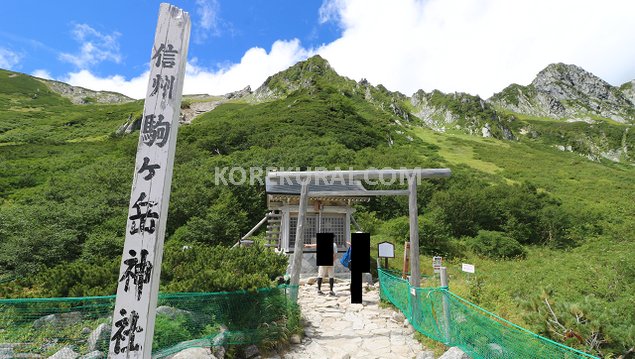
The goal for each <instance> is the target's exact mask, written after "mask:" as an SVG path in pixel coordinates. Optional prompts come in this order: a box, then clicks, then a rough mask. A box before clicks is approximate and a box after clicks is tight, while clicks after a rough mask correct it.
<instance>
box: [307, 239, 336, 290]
mask: <svg viewBox="0 0 635 359" xmlns="http://www.w3.org/2000/svg"><path fill="white" fill-rule="evenodd" d="M304 246H305V247H307V248H316V247H317V244H305V245H304ZM336 260H337V244H335V242H333V265H332V266H318V277H317V289H318V290H317V291H318V294H320V295H323V294H324V292H322V279H323V278H324V277H328V278H329V288H330V290H329V295H335V292H334V291H333V285H334V284H335V267H334V266H335V261H336Z"/></svg>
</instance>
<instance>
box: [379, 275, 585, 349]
mask: <svg viewBox="0 0 635 359" xmlns="http://www.w3.org/2000/svg"><path fill="white" fill-rule="evenodd" d="M378 272H379V282H380V290H381V292H380V293H381V296H382V298H384V299H386V300H388V301H390V302H391V303H392V304H393V305H395V306H396V307H397V308H399V310H401V312H403V313H404V315H405V316H406V318H408V321H409V322H410V323H411V324H412V326H413V327H414V328H415V329H416V330H417V331H419V332H420V333H422V334H424V335H425V336H427V337H429V338H431V339H434V340H436V341H438V342H441V343H444V344H445V345H447V346H456V347H459V348H460V349H461V350H463V351H464V352H465V353H467V354H468V355H469V356H470V357H472V358H474V359H480V358H510V359H511V358H534V359H540V358H549V359H551V358H554V359H555V358H563V359H570V358H571V359H572V358H596V359H597V357H595V356H593V355H589V354H587V353H584V352H581V351H579V350H577V349H574V348H570V347H568V346H566V345H563V344H560V343H557V342H554V341H552V340H550V339H547V338H545V337H542V336H540V335H538V334H535V333H532V332H530V331H529V330H527V329H524V328H521V327H519V326H517V325H515V324H513V323H511V322H509V321H507V320H505V319H503V318H500V317H498V316H496V315H495V314H493V313H490V312H488V311H486V310H485V309H483V308H481V307H479V306H477V305H476V304H473V303H470V302H469V301H467V300H465V299H463V298H461V297H459V296H458V295H456V294H454V293H452V292H450V291H449V290H448V288H444V287H436V288H435V287H433V288H417V287H411V286H410V284H409V282H408V281H407V280H405V279H402V278H401V276H400V275H399V274H397V273H396V272H392V271H388V270H386V269H381V268H380V269H378ZM444 307H445V308H444Z"/></svg>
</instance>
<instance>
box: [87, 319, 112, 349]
mask: <svg viewBox="0 0 635 359" xmlns="http://www.w3.org/2000/svg"><path fill="white" fill-rule="evenodd" d="M110 329H111V328H110V325H108V324H106V323H102V324H99V326H97V328H95V330H93V331H92V332H91V333H90V336H89V337H88V351H91V352H92V351H96V350H97V349H99V347H100V346H101V345H103V346H105V347H108V338H109V336H110Z"/></svg>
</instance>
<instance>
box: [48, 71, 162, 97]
mask: <svg viewBox="0 0 635 359" xmlns="http://www.w3.org/2000/svg"><path fill="white" fill-rule="evenodd" d="M149 76H150V71H146V72H144V73H143V74H141V75H139V76H137V77H134V78H132V79H130V80H127V79H126V78H124V77H123V76H121V75H114V76H108V77H98V76H95V75H94V74H93V73H91V72H90V71H89V70H80V71H78V72H71V73H69V74H68V75H66V76H65V77H63V78H60V79H59V80H60V81H63V82H66V83H68V84H71V85H73V86H80V87H84V88H87V89H90V90H95V91H114V92H119V93H122V94H124V95H126V96H128V97H132V98H135V99H139V98H143V97H144V96H145V93H146V89H147V87H148V78H149Z"/></svg>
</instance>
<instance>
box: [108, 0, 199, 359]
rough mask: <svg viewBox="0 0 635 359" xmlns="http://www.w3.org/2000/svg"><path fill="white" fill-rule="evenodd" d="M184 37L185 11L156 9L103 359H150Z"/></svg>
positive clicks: (184, 57) (187, 19)
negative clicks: (144, 93)
mask: <svg viewBox="0 0 635 359" xmlns="http://www.w3.org/2000/svg"><path fill="white" fill-rule="evenodd" d="M189 37H190V17H189V15H188V13H187V12H184V11H183V10H181V9H179V8H177V7H174V6H172V5H170V4H161V8H160V10H159V20H158V24H157V30H156V33H155V37H154V46H153V48H152V54H151V58H150V79H149V82H148V91H147V93H146V100H145V105H144V108H143V117H142V119H141V121H142V122H141V129H140V131H139V132H140V133H139V144H138V146H137V157H136V162H135V172H134V178H133V181H132V193H131V196H130V206H129V208H128V221H127V224H126V241H125V243H124V250H123V255H122V259H121V267H120V269H119V277H118V281H119V283H118V287H117V299H116V302H115V311H114V313H113V320H112V332H111V335H110V338H109V339H110V348H109V350H108V358H150V356H151V353H152V336H153V335H154V320H155V317H156V305H157V298H158V294H159V278H160V275H161V261H162V259H163V239H164V237H165V227H166V222H167V220H166V219H167V215H168V204H169V202H170V186H171V183H172V167H173V164H174V152H175V149H176V133H177V129H178V124H179V122H178V119H179V112H180V109H181V92H182V91H183V77H184V75H185V64H186V60H187V50H188V44H189Z"/></svg>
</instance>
